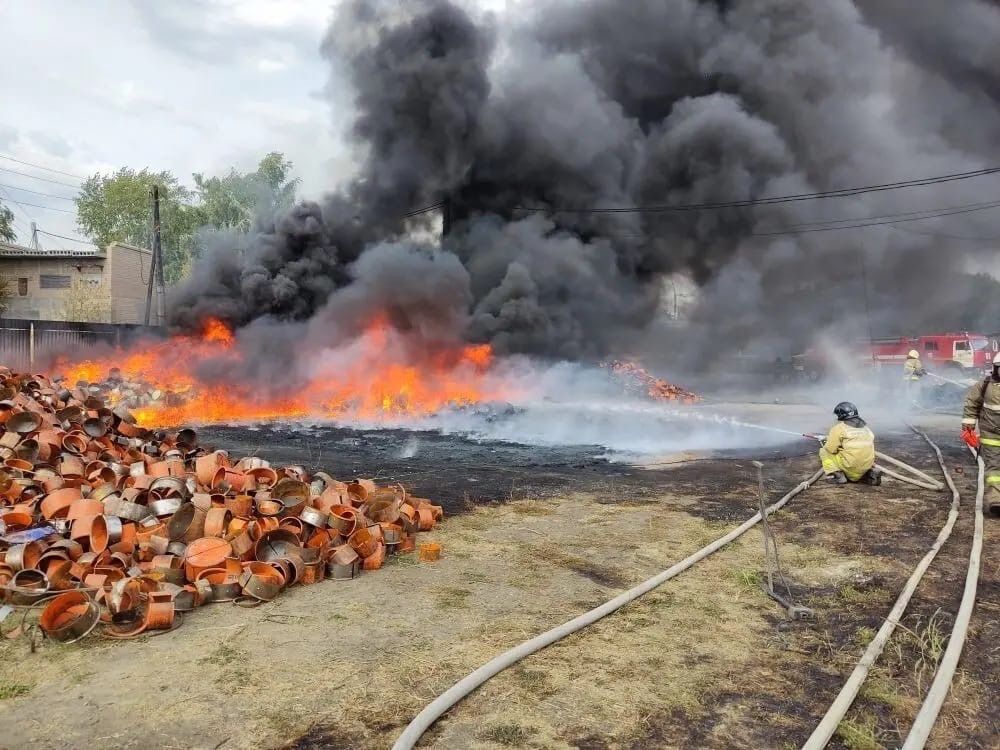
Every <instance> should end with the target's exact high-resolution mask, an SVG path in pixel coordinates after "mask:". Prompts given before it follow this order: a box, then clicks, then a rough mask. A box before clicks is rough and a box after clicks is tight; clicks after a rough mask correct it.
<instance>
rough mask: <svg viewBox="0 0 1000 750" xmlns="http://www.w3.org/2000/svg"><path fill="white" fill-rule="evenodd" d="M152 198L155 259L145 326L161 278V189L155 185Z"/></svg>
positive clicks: (147, 299) (157, 305)
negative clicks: (155, 289) (158, 273)
mask: <svg viewBox="0 0 1000 750" xmlns="http://www.w3.org/2000/svg"><path fill="white" fill-rule="evenodd" d="M150 198H151V199H152V202H153V259H152V261H150V264H149V283H148V284H147V286H146V317H145V320H144V323H145V325H147V326H148V325H149V311H150V309H151V308H152V306H153V284H156V286H157V290H159V277H158V276H157V273H156V272H157V271H158V270H159V265H160V263H159V255H160V189H159V188H158V187H157V186H156V185H153V188H152V190H151V191H150ZM160 304H161V300H157V303H156V314H157V315H159V314H160Z"/></svg>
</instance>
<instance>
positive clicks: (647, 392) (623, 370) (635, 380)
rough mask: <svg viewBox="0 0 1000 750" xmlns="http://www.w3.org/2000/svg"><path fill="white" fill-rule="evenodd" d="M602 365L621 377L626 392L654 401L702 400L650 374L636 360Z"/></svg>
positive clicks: (691, 401)
mask: <svg viewBox="0 0 1000 750" xmlns="http://www.w3.org/2000/svg"><path fill="white" fill-rule="evenodd" d="M602 366H603V367H606V368H608V370H609V371H610V372H611V373H613V374H614V375H615V376H616V377H617V378H618V379H619V381H620V382H621V383H622V385H623V386H624V388H625V391H626V393H629V394H630V395H639V396H648V397H649V398H651V399H653V400H654V401H679V402H681V403H684V404H694V403H697V402H698V401H699V400H700V399H699V398H698V396H697V394H694V393H692V392H691V391H687V390H685V389H683V388H681V387H680V386H679V385H674V384H673V383H668V382H667V381H666V380H662V379H660V378H658V377H656V376H655V375H652V374H650V373H649V372H647V371H646V370H645V369H643V368H642V367H640V366H639V365H637V364H635V363H634V362H623V361H620V360H615V361H614V362H607V363H605V364H604V365H602Z"/></svg>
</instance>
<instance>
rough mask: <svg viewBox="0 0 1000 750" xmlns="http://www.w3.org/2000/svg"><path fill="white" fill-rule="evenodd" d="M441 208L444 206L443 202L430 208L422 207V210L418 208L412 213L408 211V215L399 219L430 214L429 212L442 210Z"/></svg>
mask: <svg viewBox="0 0 1000 750" xmlns="http://www.w3.org/2000/svg"><path fill="white" fill-rule="evenodd" d="M443 206H444V201H438V202H437V203H434V204H431V205H430V206H424V207H423V208H418V209H416V210H414V211H410V212H409V213H406V214H403V215H402V216H401V217H400V218H401V219H409V218H410V217H412V216H420V214H426V213H430V212H431V211H435V210H437V209H439V208H442V207H443Z"/></svg>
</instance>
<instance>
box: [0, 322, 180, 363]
mask: <svg viewBox="0 0 1000 750" xmlns="http://www.w3.org/2000/svg"><path fill="white" fill-rule="evenodd" d="M162 335H163V330H162V329H161V328H155V327H153V326H139V325H125V324H113V323H71V322H65V321H61V320H23V319H20V318H0V365H4V366H6V367H9V368H11V369H12V370H15V371H20V372H32V371H34V370H35V369H36V367H44V366H46V365H47V364H48V363H50V362H51V361H52V360H53V358H54V356H56V355H68V356H71V357H73V358H74V359H75V358H78V357H79V358H83V357H86V356H87V354H88V351H92V350H96V349H105V348H106V347H108V346H115V347H118V346H125V345H127V344H129V343H130V342H132V341H134V340H135V339H136V338H139V337H142V336H162ZM95 353H96V352H95Z"/></svg>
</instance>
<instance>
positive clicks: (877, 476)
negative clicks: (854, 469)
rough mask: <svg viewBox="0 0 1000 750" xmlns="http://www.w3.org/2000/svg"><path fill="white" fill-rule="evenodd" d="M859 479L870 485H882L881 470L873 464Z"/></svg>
mask: <svg viewBox="0 0 1000 750" xmlns="http://www.w3.org/2000/svg"><path fill="white" fill-rule="evenodd" d="M861 481H862V482H864V483H865V484H870V485H871V486H872V487H880V486H881V485H882V472H881V471H880V470H879V469H876V468H875V467H874V466H873V467H871V468H870V469H869V470H868V471H866V472H865V475H864V476H863V477H861Z"/></svg>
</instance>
